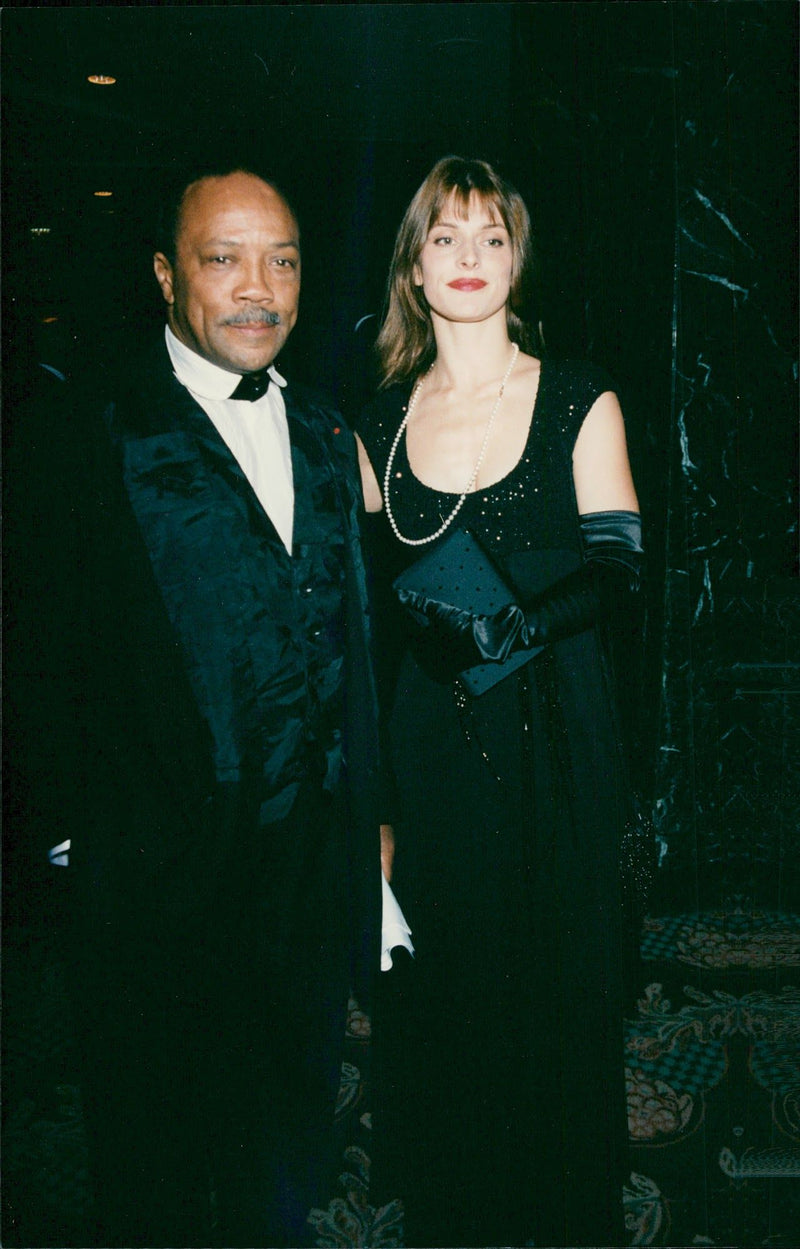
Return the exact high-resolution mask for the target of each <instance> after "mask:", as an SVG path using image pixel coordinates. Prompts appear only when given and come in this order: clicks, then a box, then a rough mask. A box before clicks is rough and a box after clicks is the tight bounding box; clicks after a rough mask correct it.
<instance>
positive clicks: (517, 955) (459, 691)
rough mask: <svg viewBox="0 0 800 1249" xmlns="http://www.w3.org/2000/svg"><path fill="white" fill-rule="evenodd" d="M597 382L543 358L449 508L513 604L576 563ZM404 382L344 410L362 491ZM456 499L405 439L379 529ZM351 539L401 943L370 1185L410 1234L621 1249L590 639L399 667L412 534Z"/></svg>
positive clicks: (609, 951) (601, 695) (413, 1238)
mask: <svg viewBox="0 0 800 1249" xmlns="http://www.w3.org/2000/svg"><path fill="white" fill-rule="evenodd" d="M613 389H614V387H613V384H612V383H611V382H610V380H609V379H608V378H607V376H606V375H605V374H604V373H603V372H602V371H601V370H599V369H597V368H596V367H594V366H592V365H588V364H584V363H578V362H560V363H556V362H548V361H544V362H543V364H542V370H541V376H540V383H539V390H538V394H537V398H536V402H535V406H534V410H533V414H532V419H531V424H530V430H529V433H528V437H527V442H526V445H525V449H524V452H523V454H522V456H521V458H520V460H519V462H518V463H517V465H516V466H515V467H514V468H513V469H512V471H511V472H510V473H509V474H508V475H507V476H505V477H504V478H503V479H502V480H501V481H499V482H497V483H495V484H493V485H490V486H488V487H487V488H485V489H481V490H477V491H475V492H474V493H472V494H470V495H469V496H468V497H467V499H466V502H465V504H464V506H463V508H462V510H461V512H460V513H459V516H458V518H457V521H456V522H455V523H456V524H457V525H460V526H462V527H464V528H468V529H469V530H471V532H472V533H473V534H474V535H475V537H477V538H478V540H479V541H480V542H481V543H482V544H483V545H484V546H485V548H486V549H487V550H489V551H490V553H491V554H492V556H493V557H494V559H495V561H496V563H497V564H498V566H499V567H500V568H501V569H502V570H503V571H504V573H505V576H506V578H507V580H509V581H510V582H511V584H512V585H513V586H514V588H515V589H516V592H517V598H518V601H519V602H522V603H523V604H524V602H525V600H526V598H528V599H529V598H530V597H531V596H532V595H533V594H535V593H537V592H539V591H540V590H541V589H542V588H544V586H545V585H547V584H549V583H551V582H553V581H556V580H557V579H558V578H559V577H560V576H563V575H565V574H566V573H568V572H570V571H571V570H573V569H574V568H576V567H577V566H578V565H579V564H580V562H581V559H582V550H581V538H580V530H579V519H578V511H577V504H576V499H575V492H574V487H573V481H572V464H571V458H572V451H573V447H574V444H575V440H576V438H577V435H578V432H579V430H580V427H581V424H582V422H583V419H584V417H585V416H586V414H587V412H588V411H589V409H590V408H591V406H592V404H593V403H594V401H595V399H596V398H597V397H598V395H599V394H601V393H602V392H603V391H606V390H613ZM408 397H409V388H408V387H395V388H392V389H389V390H387V391H385V392H383V393H381V394H380V395H379V396H378V398H377V399H376V400H375V401H374V402H373V403H372V404H371V405H370V407H368V408H367V410H366V411H365V412H364V414H363V415H362V418H361V421H360V423H359V426H358V432H359V434H360V435H361V438H362V440H363V442H364V444H365V447H366V449H367V452H368V454H369V457H370V460H371V463H372V465H373V468H374V469H375V472H376V475H377V477H378V480H379V481H380V482H381V483H382V482H383V478H384V473H385V469H386V463H387V459H388V455H389V451H390V448H391V444H392V441H393V439H394V436H395V434H396V432H397V429H398V426H399V424H400V422H401V420H402V417H403V413H404V404H406V403H407V401H408ZM456 498H457V496H455V495H452V494H446V493H442V492H439V491H436V490H432V489H430V488H428V487H426V486H425V485H423V484H422V483H421V482H420V481H419V480H418V479H417V478H416V477H415V476H414V474H413V472H412V471H411V469H410V467H409V462H408V459H407V456H406V450H405V438H403V439H402V440H401V443H400V445H399V446H398V449H397V452H396V455H395V460H394V464H393V469H392V480H391V503H392V510H393V513H394V516H395V519H396V521H397V524H398V526H399V528H400V530H401V532H402V533H404V534H405V535H406V536H408V537H411V538H419V537H424V536H426V535H427V534H430V533H431V532H433V531H434V530H435V529H437V528H438V527H439V525H440V524H441V521H442V519H443V518H444V517H446V516H447V515H449V513H450V511H451V510H452V508H453V506H454V504H455V502H456ZM448 532H449V531H448ZM439 541H441V539H439ZM373 542H374V544H375V553H374V565H375V570H376V571H375V578H376V598H377V615H378V639H379V642H380V657H381V662H382V666H383V672H382V680H381V684H382V688H383V698H384V711H385V715H386V720H387V726H386V731H387V734H388V741H389V753H390V761H391V764H392V766H393V770H394V774H395V778H396V786H397V810H396V812H394V813H393V814H394V815H395V817H396V818H395V828H396V844H397V851H396V859H395V868H394V876H393V881H392V885H393V888H394V890H395V892H396V894H397V897H398V900H399V902H400V904H401V906H402V908H403V911H404V913H405V915H406V918H407V919H408V921H409V924H410V926H411V928H412V931H413V941H414V945H415V949H416V955H415V958H414V960H413V963H409V964H408V966H407V967H406V965H405V964H403V965H402V966H400V967H398V968H397V969H396V970H397V974H395V970H393V971H392V972H389V973H388V974H387V975H386V977H384V979H383V981H382V989H383V999H384V1001H383V1014H382V1015H381V1014H380V1013H379V1014H378V1019H377V1022H376V1032H378V1033H379V1044H378V1049H377V1054H378V1055H379V1063H378V1067H379V1100H378V1103H377V1104H378V1111H377V1113H376V1154H377V1158H376V1182H378V1183H379V1182H380V1176H381V1174H383V1172H385V1182H386V1183H387V1184H389V1183H391V1184H392V1186H393V1188H394V1192H393V1194H392V1195H399V1196H400V1197H402V1199H403V1200H404V1203H405V1208H406V1244H407V1245H409V1246H419V1245H437V1246H448V1245H461V1246H477V1245H480V1246H486V1245H498V1244H503V1245H525V1244H536V1245H551V1246H556V1245H571V1246H577V1245H587V1244H592V1245H621V1244H623V1240H624V1236H623V1230H622V1184H623V1182H624V1179H625V1175H626V1168H625V1165H624V1155H625V1146H626V1139H627V1137H626V1125H625V1098H624V1083H623V1051H622V1016H623V985H622V966H623V955H622V940H623V925H622V922H621V904H620V890H619V840H620V832H621V827H622V823H623V816H624V809H625V786H624V781H623V776H622V771H621V768H620V764H619V748H618V745H617V737H616V734H615V731H614V719H613V715H612V710H611V703H610V699H609V692H608V689H607V683H606V680H605V677H604V665H603V663H602V661H601V653H600V645H599V642H598V638H597V636H596V634H595V630H594V629H590V630H586V631H584V632H582V633H580V634H578V635H576V636H574V637H571V638H567V639H565V640H563V641H560V642H557V643H555V644H553V645H550V646H548V647H545V649H544V650H543V651H542V652H541V653H540V654H539V655H537V656H536V657H535V658H533V659H532V660H531V661H530V662H529V663H527V664H525V665H524V666H523V667H522V668H521V669H518V670H517V671H516V672H514V673H512V674H510V675H509V676H507V677H506V678H505V679H503V680H502V681H500V682H499V683H498V684H496V685H495V686H494V687H493V688H492V689H490V690H488V691H487V692H485V693H483V694H481V695H480V696H478V697H475V698H471V697H470V696H469V695H467V694H466V693H465V692H464V691H463V688H462V687H461V686H460V685H458V684H457V683H456V682H454V681H452V680H445V681H439V680H437V679H435V678H434V677H432V676H431V675H429V673H428V672H427V671H426V670H424V669H423V668H422V667H421V666H420V664H418V663H417V661H416V659H415V657H414V648H413V633H412V632H411V630H412V629H413V626H411V625H409V624H407V622H406V621H405V620H404V619H403V618H402V617H403V613H402V611H401V609H400V608H399V607H398V606H397V605H396V604H394V603H393V602H392V596H391V580H392V579H393V577H394V576H396V575H397V573H398V572H399V571H400V570H401V569H403V568H404V567H407V566H408V565H409V564H410V563H413V561H414V560H415V559H417V558H419V556H420V555H421V554H424V553H425V552H427V551H430V550H431V549H433V544H429V545H427V546H424V547H421V548H413V547H408V546H405V545H401V544H400V542H399V541H398V540H397V539H396V538H395V537H394V535H393V534H392V533H391V531H390V529H389V526H388V523H387V522H386V518H385V513H381V514H380V517H379V518H378V519H377V520H376V521H375V533H374V534H373ZM381 1070H382V1072H383V1074H382V1077H380V1072H381ZM382 1150H383V1151H385V1153H386V1157H385V1159H382Z"/></svg>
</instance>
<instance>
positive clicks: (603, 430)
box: [572, 390, 639, 516]
mask: <svg viewBox="0 0 800 1249" xmlns="http://www.w3.org/2000/svg"><path fill="white" fill-rule="evenodd" d="M572 478H573V481H574V483H575V496H576V498H577V500H578V512H579V513H580V515H581V516H584V515H585V514H586V513H587V512H610V511H627V512H638V511H639V501H638V499H637V497H636V490H635V488H634V484H633V478H632V477H631V466H630V464H629V462H628V447H627V443H626V441H625V425H624V422H623V419H622V411H621V410H620V406H619V401H618V399H617V396H616V395H615V394H614V393H613V392H612V391H610V390H607V391H605V392H604V393H603V394H602V395H600V396H599V397H598V398H597V399H596V400H595V402H594V403H593V404H592V407H591V408H590V409H589V412H588V413H587V415H586V417H585V419H584V422H583V424H582V425H581V428H580V432H579V434H578V437H577V440H576V442H575V449H574V451H573V453H572Z"/></svg>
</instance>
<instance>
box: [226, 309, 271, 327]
mask: <svg viewBox="0 0 800 1249" xmlns="http://www.w3.org/2000/svg"><path fill="white" fill-rule="evenodd" d="M280 323H281V315H280V313H279V312H271V311H269V310H268V309H267V308H251V309H250V310H249V312H237V313H234V315H233V316H231V317H226V318H225V320H224V321H223V322H222V324H223V325H280Z"/></svg>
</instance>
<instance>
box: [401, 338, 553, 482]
mask: <svg viewBox="0 0 800 1249" xmlns="http://www.w3.org/2000/svg"><path fill="white" fill-rule="evenodd" d="M545 367H546V366H545V362H544V360H540V361H539V383H538V385H537V387H536V397H535V398H534V401H533V407H532V408H531V416H530V420H529V422H528V432H527V433H526V435H525V442H524V445H523V447H522V451H521V452H520V455H519V459H518V460H517V462H516V463H515V464H513V465H512V466H511V468H510V469H509V470H508V472H507V473H504V474H503V476H502V477H498V478H497V480H496V481H490V482H489V484H488V485H487V486H481V487H480V488H479V489H477V490H470V492H469V493H468V495H467V499H474V498H477V497H478V496H480V495H482V494H486V493H487V492H488V491H490V490H496V489H497V487H498V486H502V485H504V484H505V483H506V482H508V481H510V479H511V478H512V477H513V476H514V474H515V473H518V472H519V470H520V468H521V466H522V464H523V463H524V462H525V458H526V456H527V454H528V447H529V446H530V442H531V438H532V437H533V430H534V426H535V424H536V415H537V412H538V410H539V399H540V396H541V393H542V383H543V381H544V375H545ZM412 389H413V387H412ZM397 450H398V452H399V453H400V455H401V456H402V460H401V463H402V465H403V468H404V469H407V470H408V473H409V475H410V477H411V480H412V481H413V482H414V485H415V486H417V487H418V488H419V489H420V490H425V491H427V493H428V494H435V495H438V496H439V497H440V498H443V499H457V498H458V497H459V495H460V493H461V491H460V490H439V489H437V487H436V486H429V485H428V483H427V482H425V481H422V480H421V478H419V477H418V476H417V474H416V473H415V472H414V470H413V468H412V467H411V461H410V460H409V458H408V449H407V446H406V439H405V438H402V439H401V440H400V446H399V447H398V448H397Z"/></svg>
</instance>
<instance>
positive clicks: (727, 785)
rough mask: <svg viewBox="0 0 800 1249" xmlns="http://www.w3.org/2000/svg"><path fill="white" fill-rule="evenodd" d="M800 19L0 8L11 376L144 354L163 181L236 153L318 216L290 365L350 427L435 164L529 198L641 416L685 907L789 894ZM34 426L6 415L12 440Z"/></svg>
mask: <svg viewBox="0 0 800 1249" xmlns="http://www.w3.org/2000/svg"><path fill="white" fill-rule="evenodd" d="M797 18H798V9H797V5H796V4H795V3H794V0H789V2H786V3H784V2H783V0H769V2H768V3H758V2H750V0H748V2H745V3H738V2H733V3H720V4H709V3H688V2H683V0H681V2H679V3H649V2H646V0H643V2H637V3H633V2H632V3H608V4H607V3H599V2H596V3H578V4H572V3H531V4H452V5H450V4H439V5H425V4H417V5H394V4H388V5H379V4H364V5H336V6H318V5H304V6H293V5H263V6H253V7H238V6H225V5H218V6H214V7H182V8H169V7H168V8H156V7H134V8H106V7H95V8H57V7H48V8H16V9H6V10H4V12H3V14H2V36H3V39H2V86H3V95H4V103H3V109H4V115H3V166H4V168H3V175H4V176H3V185H4V192H3V195H4V213H3V256H4V283H3V304H4V326H3V364H4V374H5V376H6V379H9V378H11V379H15V377H16V376H18V371H19V366H21V363H22V362H23V361H25V360H26V359H27V358H28V357H29V354H30V352H31V351H33V353H34V359H38V360H39V361H43V362H45V363H48V364H51V365H53V366H54V367H56V368H58V369H59V370H61V371H63V372H64V373H65V374H66V375H67V376H68V377H69V376H76V375H77V374H79V373H80V372H81V371H82V370H83V369H85V367H86V364H87V362H89V361H94V360H95V359H97V358H99V359H100V360H102V361H104V362H108V361H111V362H114V361H115V360H118V359H119V358H120V357H121V355H122V354H123V353H128V352H130V351H131V350H133V349H135V348H136V347H137V346H138V345H140V344H141V343H144V341H145V339H146V337H147V335H148V334H149V333H150V332H151V331H153V330H155V329H157V328H158V327H159V326H160V325H161V324H162V322H163V308H162V303H161V298H160V295H159V293H158V290H157V287H156V284H155V281H154V279H153V277H152V271H151V263H150V256H151V252H152V240H151V237H150V233H149V219H150V215H151V210H152V207H153V204H154V201H155V199H156V192H157V188H158V187H159V185H160V183H161V182H162V181H163V180H164V178H165V177H167V176H168V175H169V173H170V172H171V170H172V169H173V168H174V166H175V165H177V164H182V163H184V162H185V161H186V160H187V159H189V158H192V157H195V156H197V157H209V158H212V159H216V158H227V157H228V156H233V157H236V158H237V159H241V160H242V161H253V162H255V163H257V164H258V165H259V166H260V167H265V168H266V169H267V170H268V171H271V172H272V173H273V174H274V176H275V177H276V178H277V179H278V181H280V182H282V183H284V184H285V185H286V187H287V189H288V190H289V192H290V194H291V196H292V198H293V199H294V201H295V203H296V205H297V208H298V211H299V216H300V218H301V222H302V226H303V231H304V274H303V297H302V303H301V317H300V322H299V325H298V328H297V329H296V331H295V333H294V334H293V336H292V339H291V341H290V344H289V347H288V348H287V350H286V352H285V353H284V357H283V359H282V361H281V364H282V367H284V368H285V370H286V372H287V373H288V374H289V375H290V376H295V377H302V378H303V379H304V380H307V381H311V382H313V383H316V384H320V385H322V386H323V387H324V388H325V389H327V390H328V391H330V392H332V393H333V395H334V397H335V398H336V399H337V401H338V402H339V403H340V404H341V405H342V406H343V408H344V410H345V412H346V414H348V415H353V414H354V413H355V412H357V411H358V409H359V407H360V405H361V403H362V402H363V401H364V399H365V398H366V396H367V394H368V393H369V389H370V386H371V373H370V365H369V356H368V348H369V343H370V340H371V335H372V333H373V330H374V327H375V325H376V322H377V318H378V317H379V315H380V311H381V305H382V299H383V286H384V281H385V275H386V272H387V268H388V261H389V256H390V253H391V248H392V244H393V240H394V235H395V232H396V228H397V225H398V224H399V220H400V217H401V215H402V212H403V210H404V208H405V206H406V204H407V202H408V200H409V198H410V197H411V195H412V194H413V192H414V190H415V189H416V187H417V185H418V184H419V182H420V181H421V179H422V178H423V177H424V175H425V173H426V172H427V170H428V169H429V168H430V166H431V164H432V163H433V162H434V161H435V160H436V159H438V157H440V156H442V155H444V154H446V153H448V152H456V153H459V154H462V155H477V156H482V157H485V158H487V159H489V160H490V161H492V162H493V163H495V164H497V165H498V166H499V167H500V168H501V170H502V171H503V172H504V173H505V174H506V176H508V177H509V178H510V179H511V180H512V181H513V182H514V183H515V184H516V185H517V186H518V188H519V190H520V191H521V192H522V194H523V196H524V198H525V199H526V202H527V203H528V205H529V207H530V209H531V213H532V216H533V219H534V225H535V229H536V234H537V238H538V241H539V260H540V288H539V295H538V305H537V307H536V308H535V309H534V315H535V317H536V319H538V320H541V323H542V328H543V332H544V338H545V342H546V346H547V349H548V351H549V352H550V353H552V354H554V355H577V356H588V357H589V358H591V359H593V360H595V361H597V362H598V363H602V364H604V365H605V366H606V367H607V368H608V369H609V370H610V371H611V372H612V374H613V375H614V376H615V377H616V379H617V382H618V386H619V392H620V396H621V399H622V403H623V408H624V411H625V413H626V419H627V424H628V433H629V442H630V448H631V458H632V462H633V467H634V474H635V478H636V482H637V486H638V489H639V493H640V498H641V502H642V511H643V518H644V524H645V532H646V540H647V545H648V551H649V562H650V570H649V580H648V588H647V621H646V634H645V647H644V660H643V663H642V664H641V665H639V664H634V663H632V665H631V670H630V673H629V683H630V686H631V691H632V693H633V696H634V698H635V699H636V701H637V702H638V704H639V706H640V709H641V721H640V729H639V732H638V736H637V744H638V758H637V759H636V761H635V762H636V769H637V775H638V776H639V778H640V782H641V784H642V786H643V789H644V792H645V796H646V798H647V800H648V802H652V804H653V807H654V811H655V815H656V821H657V825H658V829H659V832H660V834H661V835H662V837H663V839H664V843H665V845H666V846H667V847H668V849H667V853H666V857H665V858H664V861H663V867H662V872H661V877H660V884H659V889H660V895H659V900H658V901H659V905H660V906H661V907H662V909H664V908H665V909H678V910H680V909H690V908H692V907H695V906H701V907H703V906H710V907H712V908H713V907H722V908H730V907H733V906H741V905H745V906H750V907H752V906H770V907H778V908H787V907H790V906H796V905H797V886H798V879H799V878H800V869H799V868H798V859H800V856H799V855H798V849H800V845H799V842H800V838H799V837H798V825H799V824H800V819H799V818H798V817H799V816H800V786H798V771H800V763H799V762H798V759H799V758H800V751H798V744H800V743H799V742H798V736H799V735H798V710H797V707H798V698H797V695H798V692H799V691H800V683H799V682H798V655H800V647H798V635H799V634H800V630H798V616H799V615H800V613H799V612H798V580H797V572H798V569H797V392H796V383H797V365H796V361H797V350H796V311H797V309H796V288H797V282H796V278H797V256H796V221H797V125H796V122H797V78H796V65H797ZM98 72H99V73H110V74H113V75H114V76H116V79H117V82H116V84H115V85H114V86H110V87H99V86H95V85H91V84H90V83H88V82H87V75H88V74H90V73H98ZM98 190H110V191H112V192H113V195H112V196H110V197H105V198H98V197H96V196H95V194H94V192H96V191H98ZM43 229H44V230H47V231H48V232H47V233H34V231H37V230H43ZM364 318H368V319H367V320H364ZM13 393H14V395H16V394H17V391H16V390H14V391H13ZM15 419H16V420H17V421H18V420H19V418H18V416H16V405H15V403H14V402H7V403H6V404H5V410H4V431H5V439H6V442H8V441H9V440H11V441H13V440H14V437H15V434H16V435H18V436H19V435H20V429H19V425H18V424H17V425H15ZM53 421H54V422H57V421H58V412H57V411H54V412H53ZM21 437H22V441H23V443H24V431H22V435H21ZM23 450H24V447H23ZM15 453H18V445H17V448H16V452H15ZM32 453H35V448H34V449H32ZM23 458H24V457H23ZM11 462H12V463H14V462H15V461H14V459H13V457H12V461H11ZM7 501H8V496H7ZM12 522H13V518H12ZM42 609H43V610H45V611H46V604H43V605H42ZM12 610H13V604H12ZM12 726H13V720H12ZM24 835H25V830H24V820H23V821H21V822H18V823H17V826H16V827H14V828H11V829H10V830H8V832H7V836H10V837H11V838H14V837H15V836H16V837H19V836H22V837H24Z"/></svg>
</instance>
